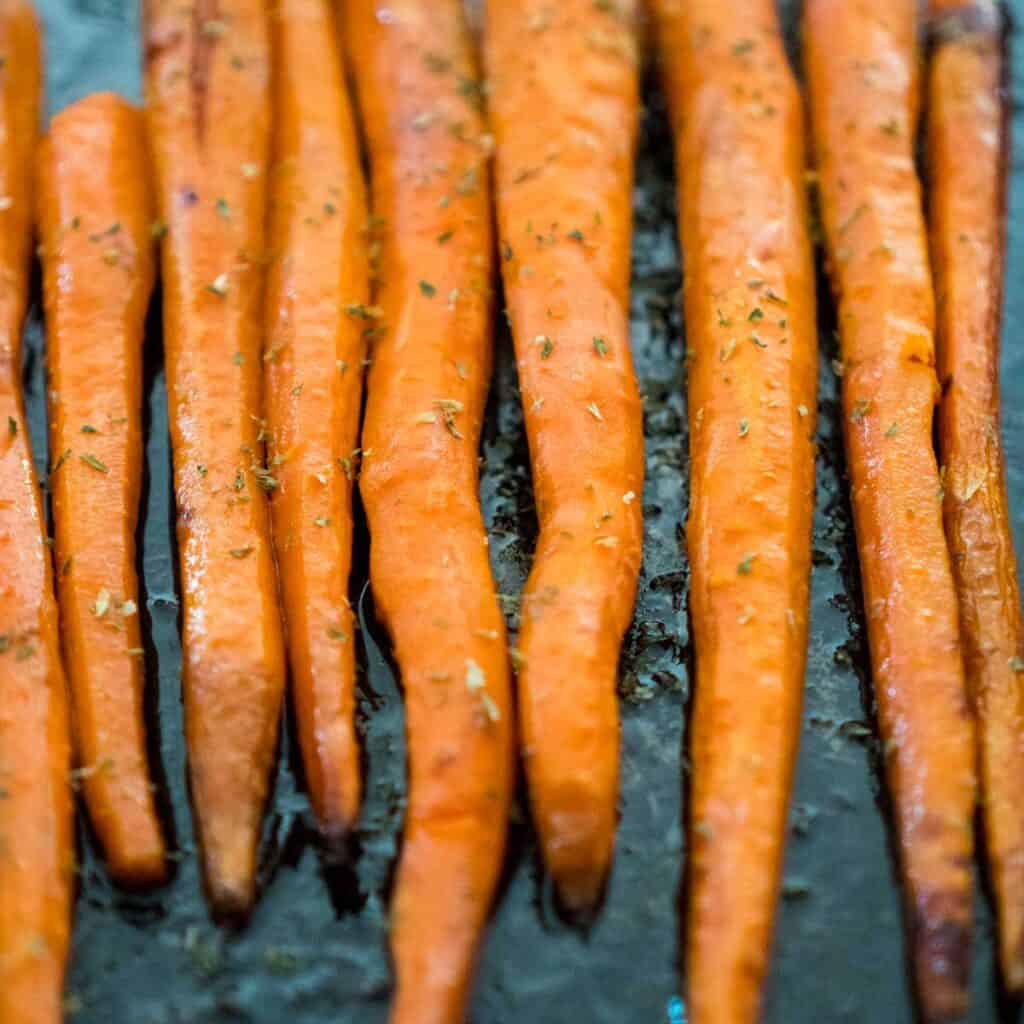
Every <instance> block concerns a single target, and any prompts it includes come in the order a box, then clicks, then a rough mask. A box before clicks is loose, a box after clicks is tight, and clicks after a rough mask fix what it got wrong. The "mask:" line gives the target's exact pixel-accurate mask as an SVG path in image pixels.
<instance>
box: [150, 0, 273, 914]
mask: <svg viewBox="0 0 1024 1024" xmlns="http://www.w3.org/2000/svg"><path fill="white" fill-rule="evenodd" d="M267 16H268V15H267V8H266V6H265V4H264V3H263V0H218V2H214V0H197V2H196V3H194V4H192V5H187V6H182V5H181V4H178V3H177V2H176V0H148V2H147V5H146V10H145V39H146V48H147V49H146V54H147V60H146V101H147V116H148V122H149V136H150V147H151V150H152V152H153V156H154V161H155V171H156V182H157V206H158V215H159V216H160V218H161V220H162V222H163V224H164V225H166V234H165V236H164V238H163V241H162V243H161V256H162V274H163V303H164V354H165V359H166V366H167V391H168V403H169V415H170V422H171V443H172V447H173V452H174V487H175V500H176V504H177V512H178V522H177V534H178V549H179V554H180V559H181V586H182V594H183V605H182V621H183V630H184V636H183V646H184V665H183V680H182V681H183V686H184V693H185V732H186V741H187V744H188V752H189V777H190V782H191V789H192V799H193V804H194V808H195V815H196V821H197V825H198V831H199V837H200V841H201V846H202V855H203V865H204V870H205V876H206V883H207V889H208V892H209V895H210V900H211V903H212V904H213V908H214V911H215V913H217V914H219V915H224V916H238V915H244V914H245V913H246V912H247V911H248V909H249V908H250V907H251V905H252V902H253V898H254V888H255V873H256V844H257V838H258V835H259V826H260V819H261V816H262V811H263V805H264V801H265V799H266V794H267V785H268V776H269V774H270V770H271V767H272V765H273V761H274V754H275V742H276V739H277V725H278V718H279V715H280V710H281V697H282V694H283V690H284V674H285V668H284V653H283V644H282V639H281V626H280V615H279V611H278V603H277V580H276V575H275V568H274V555H273V549H272V543H271V535H270V523H269V515H268V507H267V496H266V491H267V489H270V488H272V487H273V479H272V476H271V474H269V472H268V470H267V469H266V467H265V465H264V462H263V439H262V434H261V429H260V420H261V415H262V405H261V381H262V356H263V346H262V328H261V324H262V282H263V269H264V268H263V264H264V260H265V249H264V244H265V243H264V224H263V222H264V213H265V197H266V170H267V167H266V163H267V154H268V147H269V120H270V102H269V101H270V92H269V39H268V24H267Z"/></svg>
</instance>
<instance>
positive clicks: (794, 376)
mask: <svg viewBox="0 0 1024 1024" xmlns="http://www.w3.org/2000/svg"><path fill="white" fill-rule="evenodd" d="M654 23H655V30H656V33H657V36H658V43H659V57H660V70H661V77H662V80H663V82H664V85H665V92H666V94H667V96H668V100H669V104H670V107H671V113H672V121H673V125H674V130H675V137H676V167H677V169H678V170H677V173H678V178H679V234H680V242H681V247H682V251H683V265H684V267H685V271H686V274H685V287H684V310H685V319H686V328H687V333H686V344H687V351H688V353H689V355H690V361H689V363H688V377H687V380H688V400H687V404H688V408H689V418H690V513H689V521H688V523H687V534H686V540H687V551H688V553H689V559H690V567H691V574H692V576H691V589H690V595H691V596H690V601H691V604H690V614H691V619H692V622H693V635H694V648H695V652H696V679H695V708H694V712H693V717H692V721H691V725H690V735H691V757H690V760H691V763H692V765H693V771H692V774H691V780H692V781H691V791H690V808H689V813H690V822H691V829H690V833H691V835H690V843H689V846H688V856H689V865H688V867H689V875H690V877H689V900H688V904H687V906H688V913H687V924H688V936H687V946H686V963H687V970H686V981H687V986H688V989H689V998H688V1000H687V1006H688V1008H689V1011H690V1015H691V1019H692V1020H693V1021H694V1022H695V1024H700V1022H707V1021H722V1022H729V1024H739V1022H741V1021H750V1022H753V1021H755V1020H757V1019H758V1010H759V1005H760V994H761V982H762V979H763V978H764V973H765V968H766V966H767V962H768V952H769V949H770V946H771V935H772V920H773V917H774V911H775V905H776V901H777V898H778V891H779V881H780V877H781V872H782V859H783V850H784V843H785V835H786V814H787V807H788V803H789V792H790V784H791V781H792V777H793V766H794V763H795V760H796V751H797V745H798V741H799V734H800V705H801V696H802V691H803V675H804V665H805V661H806V648H807V615H808V581H809V576H810V546H811V519H812V514H813V510H814V448H813V436H814V422H815V405H816V387H817V346H818V341H817V326H816V320H815V295H814V267H813V261H812V253H811V244H810V234H809V228H808V213H807V202H806V186H805V162H804V161H805V154H804V119H803V104H802V101H801V98H800V94H799V92H798V90H797V86H796V82H795V79H794V76H793V74H792V71H791V69H790V67H789V64H788V62H787V59H786V53H785V49H784V47H783V43H782V39H781V37H780V33H779V24H778V18H777V15H776V12H775V2H774V0H736V2H734V3H728V4H723V3H721V2H720V0H685V2H684V0H656V2H655V4H654Z"/></svg>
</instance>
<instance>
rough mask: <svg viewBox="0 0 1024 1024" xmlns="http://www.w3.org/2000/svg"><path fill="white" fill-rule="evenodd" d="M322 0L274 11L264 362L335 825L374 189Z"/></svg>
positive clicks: (289, 587) (301, 651)
mask: <svg viewBox="0 0 1024 1024" xmlns="http://www.w3.org/2000/svg"><path fill="white" fill-rule="evenodd" d="M333 21H334V19H333V17H332V15H331V11H330V9H329V8H328V6H327V4H326V2H325V0H282V3H281V4H280V5H279V6H278V8H277V9H276V11H275V13H274V16H273V21H272V35H273V42H274V99H275V111H274V113H275V120H274V142H273V160H274V163H273V170H272V177H271V184H270V189H271V196H270V201H271V221H270V249H271V263H270V268H269V272H268V279H267V299H266V334H265V338H264V353H263V360H264V367H265V371H264V373H265V384H266V387H265V394H266V414H267V425H268V448H269V451H270V453H271V456H272V457H271V460H270V471H271V472H272V473H273V475H274V477H275V478H276V479H277V481H278V487H277V489H276V490H275V492H274V495H273V499H272V510H273V517H274V541H275V545H276V548H277V556H278V566H279V570H280V574H281V589H282V596H283V599H284V611H285V620H286V625H287V632H288V648H289V657H290V660H291V666H292V684H293V697H294V704H295V711H296V719H297V721H298V729H299V742H300V746H301V747H302V756H303V761H304V764H305V768H306V778H307V782H308V786H309V793H310V797H311V800H312V803H313V807H314V809H315V811H316V814H317V818H318V819H319V821H320V824H321V827H322V829H323V831H324V832H325V834H326V835H328V836H330V837H332V838H335V839H337V838H338V837H340V836H341V835H343V834H344V833H345V832H346V831H347V829H348V828H349V827H350V826H351V825H352V824H353V822H354V821H355V819H356V816H357V815H358V813H359V800H360V778H359V751H358V748H357V746H356V738H355V730H354V726H353V715H354V712H355V657H354V640H353V637H354V625H353V618H352V609H351V608H350V607H349V601H348V576H349V568H350V563H351V552H352V482H351V481H352V479H353V474H354V466H355V464H356V459H357V458H358V453H357V452H356V450H355V449H356V444H357V440H358V435H359V414H360V399H361V397H362V381H363V359H364V357H365V352H366V342H365V340H364V337H363V335H364V333H365V331H366V329H367V327H368V321H367V319H366V317H368V316H369V315H370V314H369V311H368V305H369V267H368V263H367V244H366V237H365V229H366V189H365V186H364V184H363V178H362V169H361V167H360V164H359V148H358V143H357V140H356V137H355V129H354V125H353V120H352V111H351V108H350V104H349V100H348V94H347V92H346V86H345V81H344V77H343V73H342V67H341V62H340V58H339V54H338V50H337V44H336V42H335V30H334V24H333Z"/></svg>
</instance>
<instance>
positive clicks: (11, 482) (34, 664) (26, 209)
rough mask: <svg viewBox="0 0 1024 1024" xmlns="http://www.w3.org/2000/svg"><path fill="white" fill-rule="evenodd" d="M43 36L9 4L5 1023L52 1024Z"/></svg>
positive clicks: (59, 786)
mask: <svg viewBox="0 0 1024 1024" xmlns="http://www.w3.org/2000/svg"><path fill="white" fill-rule="evenodd" d="M41 87H42V69H41V54H40V40H39V28H38V25H37V22H36V19H35V15H34V14H33V12H32V8H31V7H30V6H29V5H28V4H27V3H22V2H21V0H3V2H2V3H0V139H2V140H3V145H2V146H0V1024H57V1022H58V1021H60V1019H61V1016H62V1014H61V1000H62V997H63V987H64V985H63V983H64V967H65V963H66V960H67V952H68V933H69V930H70V915H71V878H72V873H73V870H74V846H73V842H74V840H73V834H72V813H73V811H72V803H71V788H70V779H69V775H68V773H69V770H70V768H71V756H70V743H69V739H68V713H67V695H66V684H65V680H64V671H63V669H62V667H61V660H60V643H59V638H58V628H57V603H56V601H55V600H54V597H53V589H52V588H53V579H52V571H51V566H50V551H49V548H48V547H47V546H46V545H45V543H44V538H45V521H44V519H43V513H42V504H41V502H40V499H39V482H38V480H37V479H36V474H35V469H34V467H33V462H32V451H31V447H30V445H29V438H28V432H27V429H26V425H25V417H24V409H23V404H22V395H21V330H22V321H23V320H24V316H25V305H26V301H27V295H28V274H29V260H30V250H31V242H32V182H33V159H34V150H35V146H36V140H37V129H38V120H39V106H40V91H41Z"/></svg>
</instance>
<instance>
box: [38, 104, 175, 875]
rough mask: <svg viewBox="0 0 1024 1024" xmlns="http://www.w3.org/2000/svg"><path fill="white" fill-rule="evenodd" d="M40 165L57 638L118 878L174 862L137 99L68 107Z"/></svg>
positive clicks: (148, 263)
mask: <svg viewBox="0 0 1024 1024" xmlns="http://www.w3.org/2000/svg"><path fill="white" fill-rule="evenodd" d="M36 166H37V168H38V172H37V180H38V182H39V186H38V188H39V191H38V194H37V209H38V221H39V226H40V240H41V242H42V246H41V255H42V261H43V270H44V276H43V287H44V299H45V308H46V328H47V345H46V351H47V369H48V371H49V388H48V391H47V394H48V398H49V416H50V449H51V451H52V452H54V457H55V458H59V459H61V468H60V470H59V472H57V473H55V474H54V478H53V480H52V482H51V487H50V492H51V495H52V497H53V516H54V523H55V538H54V540H55V542H56V548H55V555H56V560H57V565H58V566H59V567H60V571H59V572H58V574H57V581H58V582H57V587H58V596H59V598H60V611H61V620H62V630H61V632H62V639H63V644H64V653H65V656H66V663H67V671H68V679H69V682H70V684H71V693H72V700H73V705H74V708H73V710H74V714H73V728H74V733H75V744H76V748H77V754H78V760H79V764H80V768H79V772H80V774H81V776H82V783H83V787H84V790H85V798H86V802H87V804H88V807H89V813H90V816H91V818H92V822H93V826H94V827H95V829H96V832H97V834H98V835H99V837H100V841H101V843H102V844H103V847H104V850H105V852H106V855H107V862H108V865H109V867H110V872H111V874H112V875H113V876H114V877H115V878H117V879H118V880H120V881H124V882H127V883H133V884H145V883H153V882H158V881H160V880H161V879H162V878H163V877H164V875H165V873H166V864H165V861H164V842H163V837H162V835H161V830H160V823H159V821H158V819H157V815H156V809H155V806H154V801H153V793H152V787H151V785H150V781H149V772H148V766H147V758H146V733H145V725H144V722H143V706H142V705H143V687H144V676H143V667H144V662H143V658H142V655H143V650H142V647H141V642H142V641H141V637H140V629H139V615H138V597H139V593H138V580H137V578H136V575H135V527H136V523H137V520H138V505H139V492H140V488H141V484H142V409H141V405H142V339H143V331H144V327H145V319H146V309H147V306H148V304H149V297H150V293H151V292H152V289H153V278H154V260H153V240H152V224H153V216H152V209H151V206H152V198H151V193H150V184H149V173H148V167H147V161H146V151H145V135H144V132H143V121H142V114H141V112H140V111H139V110H138V109H136V108H135V107H133V106H132V105H131V104H129V103H127V102H125V101H124V100H123V99H121V98H120V97H118V96H116V95H114V94H113V93H100V94H96V95H93V96H88V97H86V98H85V99H83V100H80V101H79V102H78V103H75V104H73V105H72V106H71V107H69V108H68V109H66V110H64V111H63V112H62V113H60V114H58V115H57V116H56V117H55V118H54V119H53V121H52V122H51V124H50V131H49V135H48V136H47V138H46V139H45V140H44V141H43V143H42V146H41V147H40V150H39V156H38V158H37V162H36Z"/></svg>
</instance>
